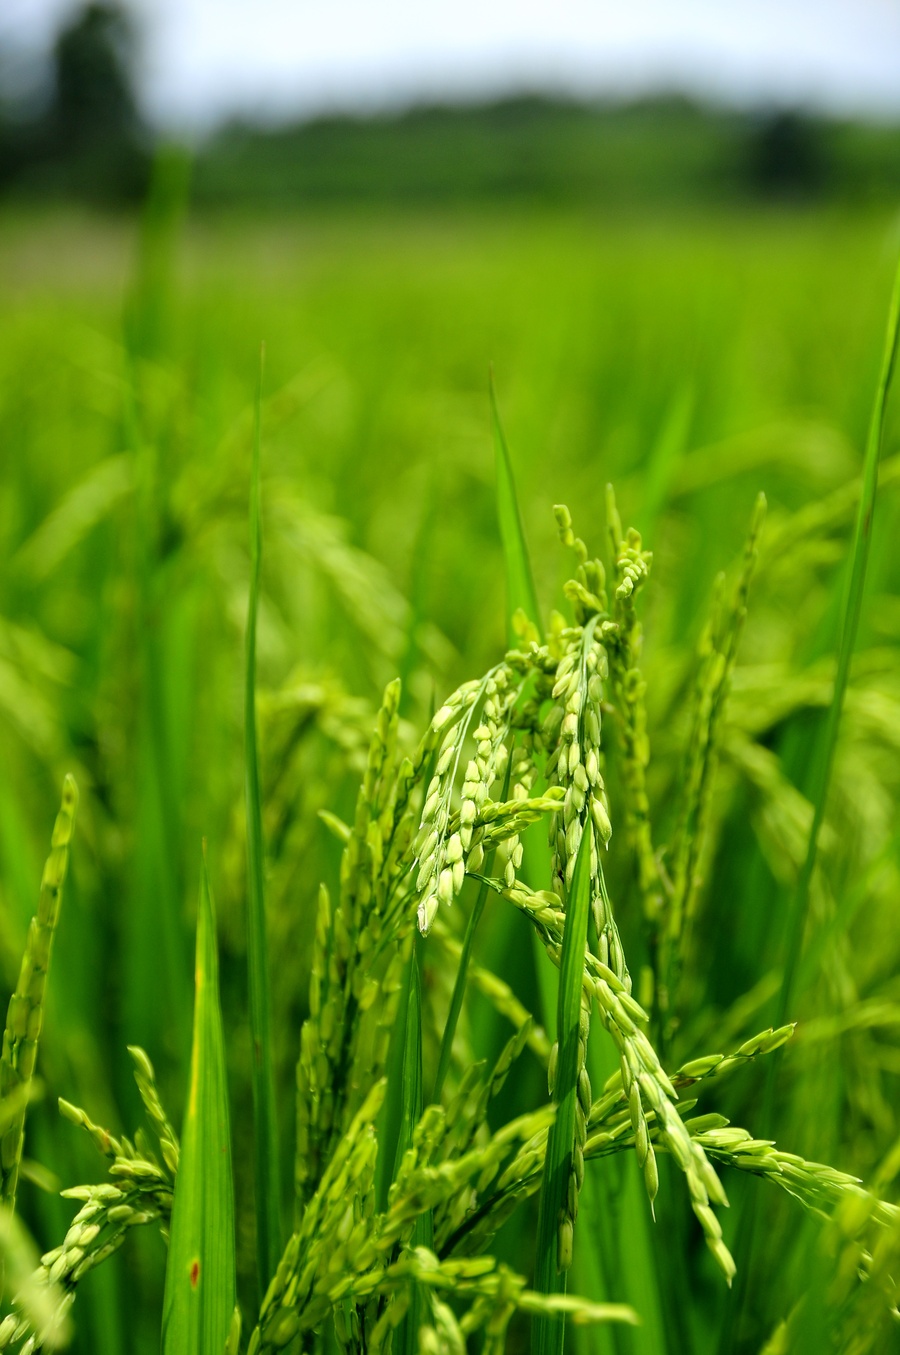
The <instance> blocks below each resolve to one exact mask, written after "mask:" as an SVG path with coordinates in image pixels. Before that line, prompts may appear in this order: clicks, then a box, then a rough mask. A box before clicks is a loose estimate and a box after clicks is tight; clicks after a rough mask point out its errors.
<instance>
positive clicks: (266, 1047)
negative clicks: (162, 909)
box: [244, 350, 282, 1293]
mask: <svg viewBox="0 0 900 1355" xmlns="http://www.w3.org/2000/svg"><path fill="white" fill-rule="evenodd" d="M263 356H264V350H261V351H260V364H259V385H258V388H257V399H256V436H255V438H254V442H253V466H252V471H251V480H250V599H249V603H248V611H247V671H246V682H245V687H244V754H245V759H246V761H245V785H246V799H247V877H248V880H247V905H248V916H247V963H248V968H249V988H250V1034H251V1039H252V1042H253V1052H254V1058H253V1083H252V1085H253V1127H254V1145H255V1182H256V1258H257V1267H258V1271H259V1274H258V1280H259V1288H260V1292H261V1293H264V1292H265V1290H266V1288H267V1286H268V1283H269V1280H270V1279H271V1278H272V1276H273V1275H274V1274H275V1268H276V1266H277V1265H278V1260H279V1257H280V1256H281V1246H282V1231H281V1191H280V1186H279V1162H280V1160H281V1158H280V1154H279V1151H278V1120H277V1115H276V1109H275V1072H274V1063H273V1059H274V1055H273V1051H272V1037H271V1026H272V1018H271V1011H270V997H269V994H270V991H271V984H270V982H269V950H268V941H267V937H266V902H265V886H264V880H263V874H264V866H263V833H262V802H261V796H260V789H259V757H258V753H257V746H256V618H257V613H258V610H259V586H260V566H261V558H262V529H261V524H260V485H259V478H260V476H259V451H260V434H261V428H260V425H261V403H262V377H263Z"/></svg>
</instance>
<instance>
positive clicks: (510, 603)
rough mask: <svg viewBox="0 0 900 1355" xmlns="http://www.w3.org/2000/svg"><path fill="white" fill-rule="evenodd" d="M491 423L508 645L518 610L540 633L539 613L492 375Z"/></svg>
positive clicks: (513, 634) (512, 638) (511, 640)
mask: <svg viewBox="0 0 900 1355" xmlns="http://www.w3.org/2000/svg"><path fill="white" fill-rule="evenodd" d="M491 421H492V424H493V428H494V452H495V456H496V462H497V518H498V520H499V523H500V536H501V539H502V541H503V556H504V559H505V561H506V596H507V609H506V611H507V617H508V620H509V638H510V642H511V643H512V642H514V641H515V639H516V633H515V630H514V628H513V620H512V619H513V617H514V616H515V614H516V612H517V611H519V610H521V611H523V612H524V613H525V615H526V616H527V618H528V620H529V621H531V622H533V623H534V625H535V626H537V628H538V633H541V620H540V612H539V610H538V604H537V594H536V593H535V589H534V577H533V575H532V572H531V562H530V560H529V558H528V547H527V545H526V543H525V533H524V531H523V530H522V518H521V515H520V513H519V500H518V498H517V496H516V485H515V480H514V479H513V469H512V461H511V460H510V456H509V449H508V447H507V445H506V438H505V437H504V434H503V425H502V424H501V422H500V412H499V410H498V409H497V396H496V393H495V391H494V374H493V371H492V372H491Z"/></svg>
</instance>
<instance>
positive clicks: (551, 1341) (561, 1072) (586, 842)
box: [532, 828, 591, 1355]
mask: <svg viewBox="0 0 900 1355" xmlns="http://www.w3.org/2000/svg"><path fill="white" fill-rule="evenodd" d="M590 841H591V830H590V828H585V831H584V832H583V833H582V835H581V845H580V846H579V848H578V856H577V858H576V861H575V872H574V875H573V876H572V888H571V891H570V894H569V902H568V908H567V912H566V928H565V932H564V935H563V945H562V956H561V957H560V969H559V996H558V999H557V1039H558V1041H559V1055H558V1059H557V1067H556V1085H555V1088H554V1096H553V1099H554V1102H555V1103H556V1119H555V1120H554V1122H553V1124H552V1125H551V1126H550V1133H549V1136H548V1138H547V1155H546V1157H545V1159H544V1176H543V1181H542V1183H541V1198H540V1206H539V1212H538V1237H537V1266H536V1272H535V1288H536V1289H537V1290H538V1292H539V1293H541V1294H563V1293H565V1288H566V1277H565V1272H561V1271H560V1270H559V1266H558V1263H557V1260H558V1230H559V1223H560V1219H561V1218H562V1217H563V1216H564V1214H565V1211H566V1197H567V1193H568V1190H569V1181H570V1179H571V1176H572V1169H573V1156H574V1147H575V1101H576V1097H577V1095H578V1035H579V1024H580V1016H581V992H582V977H583V974H584V950H585V946H586V944H587V931H588V916H589V914H590V864H589V863H590ZM564 1336H565V1328H564V1325H563V1322H562V1321H552V1320H550V1319H548V1318H546V1317H537V1318H536V1319H535V1323H534V1339H533V1346H532V1348H533V1350H534V1351H535V1355H562V1349H563V1339H564Z"/></svg>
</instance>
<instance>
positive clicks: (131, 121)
mask: <svg viewBox="0 0 900 1355" xmlns="http://www.w3.org/2000/svg"><path fill="white" fill-rule="evenodd" d="M135 46H136V35H135V31H134V25H133V23H132V21H131V18H130V17H129V15H128V14H127V13H126V12H125V10H124V9H122V8H120V7H119V6H118V5H115V4H109V3H92V4H89V5H87V6H86V8H85V9H83V10H82V11H81V12H80V13H79V14H76V16H75V17H74V19H73V20H72V21H71V22H70V23H69V24H68V25H67V26H66V27H65V28H64V29H63V30H62V32H61V33H60V34H59V36H58V37H57V39H56V43H55V45H54V49H53V65H54V70H55V81H54V84H55V99H54V109H53V112H54V117H55V121H56V122H57V124H58V135H59V138H60V145H61V146H63V147H65V148H66V149H67V150H68V151H69V153H74V154H78V153H80V152H83V151H85V150H89V149H91V148H95V147H96V146H98V145H100V144H103V143H107V144H108V143H110V142H120V141H130V140H133V139H134V138H135V137H136V135H137V134H138V132H139V130H140V116H139V114H138V109H137V102H136V100H135V96H134V89H133V86H132V70H133V67H134V56H135Z"/></svg>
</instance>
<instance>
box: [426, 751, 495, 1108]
mask: <svg viewBox="0 0 900 1355" xmlns="http://www.w3.org/2000/svg"><path fill="white" fill-rule="evenodd" d="M511 774H512V758H511V757H510V758H507V760H506V774H505V775H504V778H503V789H502V791H501V792H500V798H501V800H506V799H508V798H509V783H510V777H511ZM494 855H495V853H494V852H491V854H490V856H489V857H488V860H487V863H486V865H485V875H486V876H490V875H491V874H492V873H493V864H494ZM487 892H488V886H487V881H486V880H482V882H481V884H480V885H479V887H478V895H477V897H476V899H475V906H474V908H473V909H472V912H471V914H470V916H469V921H468V924H467V925H466V934H465V936H464V938H463V948H462V954H461V955H460V957H459V967H458V968H457V971H456V978H455V980H454V982H453V992H452V993H451V995H450V1009H449V1011H448V1012H447V1023H446V1025H445V1026H444V1034H443V1035H442V1037H441V1049H440V1053H439V1055H438V1067H437V1073H436V1074H435V1078H434V1091H433V1093H432V1097H431V1099H432V1101H440V1099H441V1092H442V1091H443V1089H444V1082H445V1081H446V1078H447V1073H448V1072H449V1069H450V1060H451V1058H452V1056H453V1040H454V1037H455V1036H456V1027H457V1026H458V1025H459V1017H460V1013H461V1012H462V1005H463V998H464V997H465V995H466V975H467V974H468V972H469V961H470V960H471V958H472V947H473V945H474V943H475V932H476V931H477V930H478V924H479V922H480V921H481V915H482V913H483V912H484V905H485V903H486V902H487Z"/></svg>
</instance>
